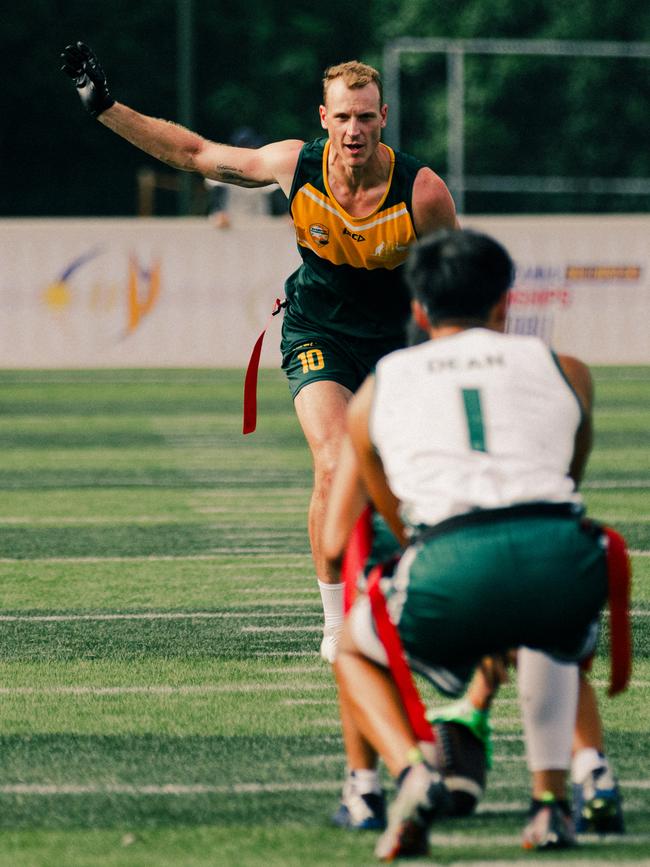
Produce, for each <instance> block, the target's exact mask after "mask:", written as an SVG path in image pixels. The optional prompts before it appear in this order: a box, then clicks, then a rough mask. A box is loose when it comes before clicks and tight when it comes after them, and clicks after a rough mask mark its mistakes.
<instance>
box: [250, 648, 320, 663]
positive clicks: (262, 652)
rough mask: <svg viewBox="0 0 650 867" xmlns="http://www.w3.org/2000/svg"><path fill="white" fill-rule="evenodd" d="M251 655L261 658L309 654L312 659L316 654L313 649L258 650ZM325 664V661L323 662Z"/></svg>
mask: <svg viewBox="0 0 650 867" xmlns="http://www.w3.org/2000/svg"><path fill="white" fill-rule="evenodd" d="M251 656H256V657H261V658H262V659H266V658H269V659H270V658H272V657H274V656H281V657H284V656H309V657H311V658H312V659H313V658H314V657H315V656H316V651H315V650H258V651H256V652H255V653H252V654H251ZM323 665H325V663H323Z"/></svg>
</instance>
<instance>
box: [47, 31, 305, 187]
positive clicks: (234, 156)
mask: <svg viewBox="0 0 650 867" xmlns="http://www.w3.org/2000/svg"><path fill="white" fill-rule="evenodd" d="M61 56H62V58H63V67H62V69H63V71H64V72H65V73H66V74H67V75H68V76H69V77H70V78H71V79H72V81H73V82H74V85H75V87H76V88H77V93H78V94H79V98H80V99H81V102H82V104H83V106H84V108H85V109H86V111H87V112H88V113H89V114H90V115H91V117H95V118H97V119H98V120H99V121H100V123H102V124H104V126H106V127H108V128H109V129H111V130H113V132H115V133H117V134H118V135H119V136H121V137H122V138H124V139H126V140H127V141H129V142H130V143H131V144H133V145H135V146H136V147H138V148H140V150H143V151H145V153H148V154H150V155H151V156H153V157H155V158H156V159H158V160H160V161H161V162H163V163H166V164H167V165H169V166H172V167H173V168H175V169H180V170H182V171H190V172H198V173H199V174H201V175H203V176H204V177H206V178H211V179H213V180H217V181H223V182H224V183H229V184H236V185H237V186H241V187H263V186H267V185H268V184H272V183H278V184H279V185H280V186H281V187H282V189H283V190H284V191H285V193H287V194H288V193H289V190H290V188H291V182H292V180H293V174H294V171H295V168H296V163H297V161H298V155H299V153H300V148H301V147H302V142H301V141H298V140H293V139H291V140H287V141H281V142H274V143H273V144H269V145H265V146H264V147H262V148H258V149H251V148H236V147H231V146H230V145H224V144H217V143H216V142H213V141H210V140H209V139H206V138H203V136H200V135H198V134H197V133H195V132H192V131H191V130H188V129H186V128H185V127H182V126H180V125H179V124H175V123H172V122H170V121H167V120H162V119H160V118H154V117H148V116H147V115H144V114H141V113H140V112H138V111H134V110H133V109H132V108H129V107H128V106H126V105H123V104H122V103H119V102H116V101H115V99H114V98H113V97H112V96H111V94H110V92H109V89H108V82H107V80H106V75H105V73H104V70H103V69H102V66H101V64H100V63H99V60H98V58H97V55H96V54H95V53H94V51H93V50H92V49H91V48H89V47H88V46H87V45H85V44H84V43H83V42H77V43H75V44H74V45H68V46H67V47H66V49H65V50H64V52H63V54H62V55H61Z"/></svg>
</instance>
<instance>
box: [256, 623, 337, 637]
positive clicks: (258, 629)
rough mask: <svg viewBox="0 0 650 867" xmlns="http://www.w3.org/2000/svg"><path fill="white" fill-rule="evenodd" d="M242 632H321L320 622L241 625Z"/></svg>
mask: <svg viewBox="0 0 650 867" xmlns="http://www.w3.org/2000/svg"><path fill="white" fill-rule="evenodd" d="M241 631H242V632H254V633H261V632H263V633H269V632H270V633H273V634H284V633H286V632H322V631H323V625H322V623H321V624H320V625H318V626H243V627H242V630H241Z"/></svg>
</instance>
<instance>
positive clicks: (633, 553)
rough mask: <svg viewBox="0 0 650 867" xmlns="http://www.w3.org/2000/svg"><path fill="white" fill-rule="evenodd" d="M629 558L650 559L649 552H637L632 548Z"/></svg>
mask: <svg viewBox="0 0 650 867" xmlns="http://www.w3.org/2000/svg"><path fill="white" fill-rule="evenodd" d="M630 557H650V551H643V550H642V551H638V550H635V549H634V548H632V550H631V551H630Z"/></svg>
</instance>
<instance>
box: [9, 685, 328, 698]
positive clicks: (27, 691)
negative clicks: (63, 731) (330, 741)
mask: <svg viewBox="0 0 650 867" xmlns="http://www.w3.org/2000/svg"><path fill="white" fill-rule="evenodd" d="M333 688H334V686H333V684H332V683H262V684H259V683H242V684H226V683H202V684H191V685H190V684H188V685H185V686H174V685H171V684H157V685H156V684H153V685H150V686H75V685H70V686H65V685H61V686H4V687H0V695H75V696H83V695H92V696H95V695H207V694H209V693H218V694H220V695H226V694H227V695H246V694H255V693H258V692H273V691H276V692H279V693H283V692H320V691H321V690H323V691H327V692H330V691H331V690H332V689H333ZM305 701H307V699H305Z"/></svg>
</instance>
